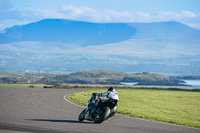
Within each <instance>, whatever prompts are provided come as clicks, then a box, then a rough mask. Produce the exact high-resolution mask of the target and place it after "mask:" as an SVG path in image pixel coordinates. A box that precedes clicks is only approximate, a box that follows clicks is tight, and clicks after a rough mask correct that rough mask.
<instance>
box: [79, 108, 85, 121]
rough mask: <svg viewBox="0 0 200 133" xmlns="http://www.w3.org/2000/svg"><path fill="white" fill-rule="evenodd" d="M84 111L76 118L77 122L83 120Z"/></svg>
mask: <svg viewBox="0 0 200 133" xmlns="http://www.w3.org/2000/svg"><path fill="white" fill-rule="evenodd" d="M85 110H86V109H84V110H83V111H82V112H81V113H80V115H79V116H78V120H79V121H83V120H85Z"/></svg>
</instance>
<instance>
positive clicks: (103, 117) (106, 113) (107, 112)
mask: <svg viewBox="0 0 200 133" xmlns="http://www.w3.org/2000/svg"><path fill="white" fill-rule="evenodd" d="M109 115H110V108H109V107H105V108H104V109H103V113H102V114H101V115H100V116H99V117H96V118H95V119H94V122H95V123H102V122H103V121H104V120H106V119H107V118H108V116H109Z"/></svg>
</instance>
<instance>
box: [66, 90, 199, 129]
mask: <svg viewBox="0 0 200 133" xmlns="http://www.w3.org/2000/svg"><path fill="white" fill-rule="evenodd" d="M104 91H106V90H102V89H100V90H95V91H89V92H80V93H75V94H72V95H70V96H69V97H68V99H69V100H71V101H73V102H75V103H77V104H81V105H83V106H86V104H87V101H88V99H89V98H90V97H91V93H92V92H104ZM117 92H118V93H119V98H120V100H119V104H118V108H117V110H116V113H117V114H121V115H127V116H131V117H136V118H142V119H147V120H153V121H159V122H165V123H171V124H177V125H184V126H189V127H196V128H200V92H187V91H169V90H140V89H118V90H117Z"/></svg>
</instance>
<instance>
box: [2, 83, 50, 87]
mask: <svg viewBox="0 0 200 133" xmlns="http://www.w3.org/2000/svg"><path fill="white" fill-rule="evenodd" d="M44 86H51V85H45V84H0V87H10V88H44Z"/></svg>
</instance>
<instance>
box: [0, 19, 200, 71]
mask: <svg viewBox="0 0 200 133" xmlns="http://www.w3.org/2000/svg"><path fill="white" fill-rule="evenodd" d="M199 60H200V31H199V30H197V29H194V28H191V27H189V26H187V25H184V24H182V23H179V22H173V21H171V22H156V23H90V22H81V21H72V20H64V19H45V20H41V21H39V22H34V23H30V24H26V25H20V26H14V27H11V28H7V29H6V30H5V31H4V32H3V33H0V61H1V62H0V71H12V72H26V71H28V72H37V73H39V72H45V73H72V72H78V71H88V70H112V71H121V72H140V73H141V72H154V73H168V74H169V73H170V74H184V75H186V74H187V75H193V74H194V75H195V74H197V75H198V74H199V75H200V71H199V70H200V61H199Z"/></svg>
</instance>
